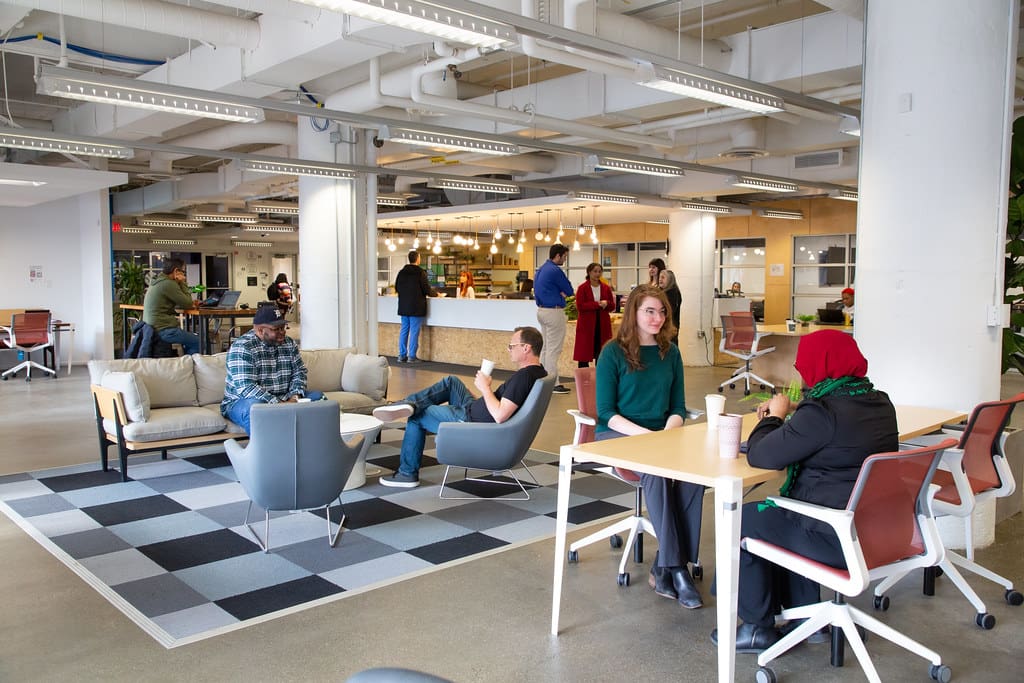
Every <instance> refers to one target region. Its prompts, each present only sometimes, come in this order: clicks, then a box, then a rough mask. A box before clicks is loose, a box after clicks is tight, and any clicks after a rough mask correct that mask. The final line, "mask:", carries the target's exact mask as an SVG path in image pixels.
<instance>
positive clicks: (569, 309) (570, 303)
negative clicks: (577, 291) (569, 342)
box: [565, 296, 580, 320]
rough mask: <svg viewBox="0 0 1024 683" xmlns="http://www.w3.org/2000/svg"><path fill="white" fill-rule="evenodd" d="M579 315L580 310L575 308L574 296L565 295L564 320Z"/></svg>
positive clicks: (572, 318) (575, 317) (573, 318)
mask: <svg viewBox="0 0 1024 683" xmlns="http://www.w3.org/2000/svg"><path fill="white" fill-rule="evenodd" d="M579 317H580V312H579V310H577V308H576V297H575V296H567V297H565V318H566V320H576V319H578V318H579Z"/></svg>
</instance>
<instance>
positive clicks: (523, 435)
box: [435, 375, 555, 500]
mask: <svg viewBox="0 0 1024 683" xmlns="http://www.w3.org/2000/svg"><path fill="white" fill-rule="evenodd" d="M554 386H555V378H554V376H551V375H549V376H547V377H545V378H543V379H539V380H537V381H536V382H534V384H533V388H532V389H531V390H530V393H529V394H528V395H527V397H526V400H525V401H524V402H523V405H521V406H520V407H519V410H517V411H516V412H515V414H514V415H513V416H512V417H510V418H509V419H508V420H506V421H504V422H502V423H501V424H494V423H493V422H444V423H442V424H441V425H440V427H438V430H437V439H436V441H435V445H436V447H437V461H438V462H440V463H441V464H442V465H447V467H446V468H445V471H444V480H443V481H442V482H441V491H440V493H439V495H440V497H441V498H451V499H462V500H467V499H472V498H473V496H446V495H444V487H445V485H446V484H447V483H448V475H449V473H450V472H451V469H452V468H453V467H461V468H462V469H463V470H465V473H464V477H465V480H467V481H485V482H488V483H493V484H503V485H506V486H518V487H519V488H520V490H521V491H522V492H523V496H524V497H522V498H513V499H511V500H529V499H530V494H529V493H528V492H527V490H526V487H525V486H523V483H522V482H521V481H519V479H518V478H517V477H516V475H515V474H513V472H512V468H513V467H515V466H516V465H519V464H521V465H522V466H523V469H525V470H526V472H527V474H529V475H530V478H531V479H533V483H534V484H536V485H538V486H539V483H538V482H537V478H536V477H534V476H533V472H531V471H530V468H529V467H527V466H526V463H525V462H524V461H523V458H524V457H525V456H526V452H527V451H528V450H530V444H532V443H533V439H534V438H535V437H536V436H537V431H538V430H539V429H540V423H541V421H543V419H544V413H546V412H547V410H548V404H549V403H550V402H551V390H552V389H553V388H554ZM469 470H490V471H491V472H493V473H495V474H498V473H499V472H508V475H509V476H510V477H511V478H512V481H511V482H504V481H496V480H493V479H474V478H473V477H470V476H468V475H469Z"/></svg>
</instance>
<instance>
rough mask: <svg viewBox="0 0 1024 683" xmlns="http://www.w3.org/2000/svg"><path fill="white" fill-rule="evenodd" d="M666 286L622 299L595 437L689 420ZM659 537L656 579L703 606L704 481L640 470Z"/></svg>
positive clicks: (667, 591) (605, 356)
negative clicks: (699, 568)
mask: <svg viewBox="0 0 1024 683" xmlns="http://www.w3.org/2000/svg"><path fill="white" fill-rule="evenodd" d="M669 310H670V309H669V303H668V300H667V299H666V298H665V293H664V292H663V291H661V289H659V288H658V287H657V286H656V285H650V284H647V285H640V286H638V287H636V288H635V289H634V290H633V291H632V292H631V293H630V295H629V299H627V300H626V303H625V305H624V306H623V314H622V326H621V327H620V328H619V333H618V335H616V337H615V339H613V340H612V341H610V342H608V343H607V344H605V347H604V349H602V350H601V357H600V358H598V360H597V376H596V382H597V417H598V423H597V428H596V430H595V431H596V438H597V439H598V440H601V439H613V438H616V437H620V436H630V435H633V434H643V433H645V432H653V431H659V430H662V429H676V428H678V427H682V426H683V417H684V416H685V415H686V402H685V397H684V392H683V361H682V357H681V356H680V355H679V348H678V347H677V346H676V345H675V344H673V343H672V337H673V335H675V333H676V329H675V325H673V324H672V320H671V318H670V317H669V316H670V315H671V314H670V313H669ZM640 484H641V486H643V490H644V495H646V496H647V512H648V514H649V515H650V517H651V523H652V524H653V525H654V533H655V534H656V535H657V537H658V554H657V555H656V556H655V558H654V563H653V564H652V566H651V578H650V581H649V583H650V585H651V587H652V588H654V590H655V592H656V593H657V594H658V595H661V596H663V597H666V598H672V599H674V600H678V601H679V604H680V605H682V606H683V607H686V608H687V609H695V608H697V607H702V606H703V604H704V603H703V601H702V600H701V597H700V593H698V592H697V588H696V586H694V585H693V578H692V577H691V576H690V571H689V569H688V567H687V563H688V562H694V563H695V562H696V561H697V546H698V543H699V541H700V522H701V503H702V501H703V498H704V487H703V486H699V485H697V484H690V483H687V482H681V481H675V480H673V479H665V478H664V477H655V476H652V475H649V474H644V475H641V477H640Z"/></svg>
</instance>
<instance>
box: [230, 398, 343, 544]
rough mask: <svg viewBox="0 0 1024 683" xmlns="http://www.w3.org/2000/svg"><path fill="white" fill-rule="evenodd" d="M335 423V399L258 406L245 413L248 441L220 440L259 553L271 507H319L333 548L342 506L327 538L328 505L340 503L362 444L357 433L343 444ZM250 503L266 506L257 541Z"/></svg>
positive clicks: (267, 533)
mask: <svg viewBox="0 0 1024 683" xmlns="http://www.w3.org/2000/svg"><path fill="white" fill-rule="evenodd" d="M340 424H341V410H340V409H339V407H338V403H337V402H336V401H315V402H312V403H276V404H258V405H254V406H253V407H252V412H251V413H250V427H251V432H250V437H249V444H248V445H247V446H242V445H241V444H239V443H238V442H237V441H235V440H234V439H231V440H229V441H226V442H225V444H224V445H225V450H227V454H228V458H230V459H231V465H232V467H234V469H235V475H236V476H237V477H238V481H239V483H241V484H242V488H244V489H245V492H246V494H247V495H248V496H249V507H248V508H246V511H245V522H244V524H245V526H246V528H247V529H248V530H249V532H250V533H251V534H252V535H253V537H254V538H255V539H256V542H257V543H259V545H260V547H261V548H262V549H263V552H268V551H269V548H270V511H271V510H309V509H312V508H319V507H322V508H324V511H325V513H326V516H327V540H328V543H330V544H331V547H334V545H335V544H336V543H337V542H338V536H340V535H341V528H342V525H343V524H344V523H345V512H344V507H342V514H341V519H340V520H339V521H338V530H337V532H335V533H334V534H333V536H332V534H331V515H330V505H331V503H333V502H334V501H335V500H337V501H338V505H341V497H340V496H341V492H342V490H343V489H344V488H345V482H347V481H348V477H349V475H350V474H351V473H352V468H353V466H354V465H355V463H356V459H357V458H358V456H359V449H360V447H361V446H362V444H363V437H362V436H357V437H355V438H354V439H352V440H350V441H348V442H347V443H346V442H345V441H344V440H343V439H342V438H341V428H340ZM253 503H256V504H257V505H259V506H260V507H261V508H263V509H264V510H266V531H265V534H264V536H265V538H264V540H262V541H261V540H260V537H259V535H258V534H257V533H256V531H255V530H254V529H253V528H252V527H251V526H250V525H249V513H250V512H251V511H252V504H253Z"/></svg>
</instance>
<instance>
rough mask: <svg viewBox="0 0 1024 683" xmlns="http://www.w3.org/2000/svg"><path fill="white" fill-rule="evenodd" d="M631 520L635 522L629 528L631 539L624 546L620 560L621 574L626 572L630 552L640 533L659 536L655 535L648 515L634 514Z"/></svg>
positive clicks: (653, 536)
mask: <svg viewBox="0 0 1024 683" xmlns="http://www.w3.org/2000/svg"><path fill="white" fill-rule="evenodd" d="M629 521H631V522H632V523H633V524H632V526H631V528H630V530H629V539H628V540H627V541H626V544H625V546H623V548H622V559H621V560H619V574H624V573H626V564H627V563H628V562H629V554H630V552H632V550H633V546H634V545H635V544H636V540H637V536H638V535H640V534H641V533H648V534H650V535H651V538H657V536H655V535H654V526H653V525H652V524H651V523H650V521H648V519H647V518H646V517H636V516H633V517H630V519H629Z"/></svg>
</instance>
